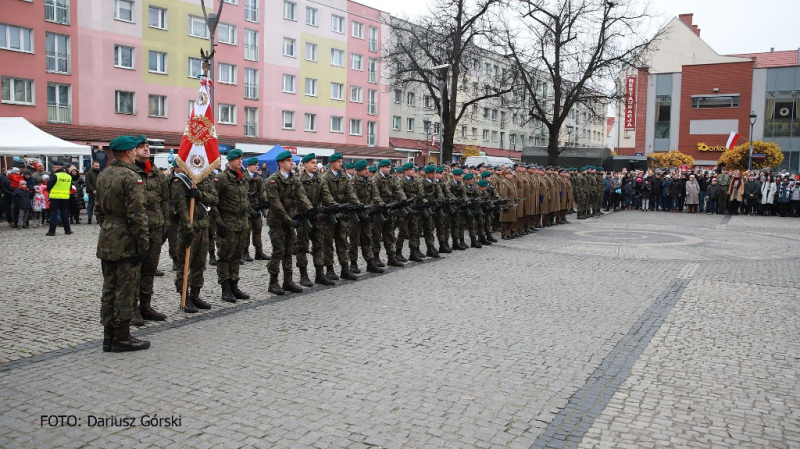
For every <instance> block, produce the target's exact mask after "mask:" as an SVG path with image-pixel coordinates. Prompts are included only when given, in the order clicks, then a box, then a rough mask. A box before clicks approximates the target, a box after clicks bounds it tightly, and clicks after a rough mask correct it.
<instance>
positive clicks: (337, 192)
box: [322, 170, 358, 204]
mask: <svg viewBox="0 0 800 449" xmlns="http://www.w3.org/2000/svg"><path fill="white" fill-rule="evenodd" d="M322 182H323V183H325V186H326V187H327V189H328V191H329V192H330V194H331V196H332V197H333V201H335V202H337V203H340V204H345V203H351V204H358V198H357V197H356V194H355V193H354V192H353V184H352V183H351V182H350V178H348V177H347V173H345V172H344V170H342V171H340V172H339V176H338V177H337V176H336V175H334V174H333V170H328V171H326V172H325V174H324V175H322Z"/></svg>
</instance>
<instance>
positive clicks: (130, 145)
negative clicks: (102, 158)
mask: <svg viewBox="0 0 800 449" xmlns="http://www.w3.org/2000/svg"><path fill="white" fill-rule="evenodd" d="M145 142H147V137H145V136H144V135H138V136H119V137H116V138H114V139H113V140H112V141H111V143H110V144H109V147H111V151H128V150H132V149H134V148H136V147H138V146H139V145H141V144H143V143H145Z"/></svg>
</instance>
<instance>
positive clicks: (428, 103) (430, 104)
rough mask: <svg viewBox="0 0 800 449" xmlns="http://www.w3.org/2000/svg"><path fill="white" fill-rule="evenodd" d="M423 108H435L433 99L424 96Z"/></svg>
mask: <svg viewBox="0 0 800 449" xmlns="http://www.w3.org/2000/svg"><path fill="white" fill-rule="evenodd" d="M422 106H423V107H424V108H425V109H430V108H432V107H433V97H431V96H430V95H426V94H423V95H422Z"/></svg>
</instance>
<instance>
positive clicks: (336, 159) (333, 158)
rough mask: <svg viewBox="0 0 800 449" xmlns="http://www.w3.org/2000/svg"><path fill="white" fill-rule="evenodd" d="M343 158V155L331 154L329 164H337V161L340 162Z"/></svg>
mask: <svg viewBox="0 0 800 449" xmlns="http://www.w3.org/2000/svg"><path fill="white" fill-rule="evenodd" d="M341 158H342V153H333V154H331V156H330V157H329V158H328V162H336V161H338V160H339V159H341Z"/></svg>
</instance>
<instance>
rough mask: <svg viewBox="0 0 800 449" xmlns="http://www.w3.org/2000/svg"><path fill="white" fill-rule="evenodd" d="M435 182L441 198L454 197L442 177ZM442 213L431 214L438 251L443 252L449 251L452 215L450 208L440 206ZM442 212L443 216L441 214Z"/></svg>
mask: <svg viewBox="0 0 800 449" xmlns="http://www.w3.org/2000/svg"><path fill="white" fill-rule="evenodd" d="M435 182H437V183H438V186H439V191H440V192H441V193H442V196H441V198H442V199H448V198H455V197H454V196H453V194H452V193H450V188H449V187H448V186H447V181H445V180H444V178H442V179H437V180H436V181H435ZM440 210H441V212H442V213H438V212H437V213H436V214H434V216H433V220H434V224H435V225H436V238H437V240H439V251H440V252H443V253H449V252H451V248H450V244H449V243H448V242H449V241H450V226H451V224H452V223H451V222H452V220H453V215H451V214H450V208H442V209H440ZM442 214H444V216H442Z"/></svg>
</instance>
